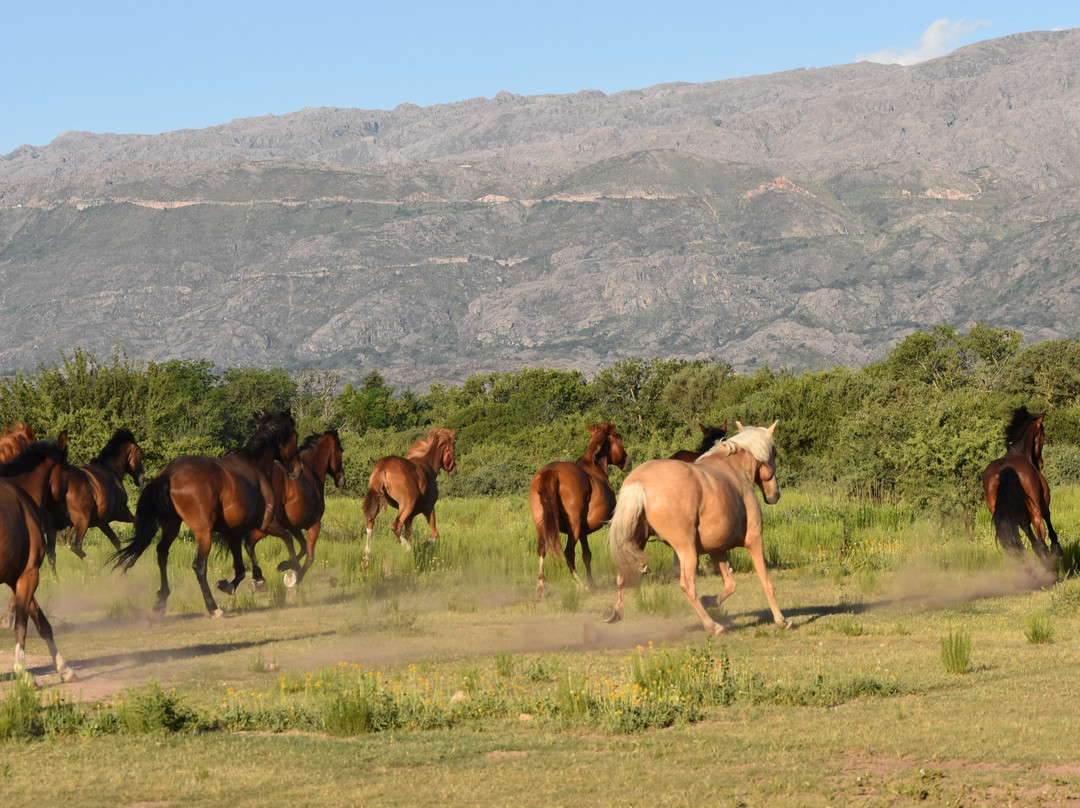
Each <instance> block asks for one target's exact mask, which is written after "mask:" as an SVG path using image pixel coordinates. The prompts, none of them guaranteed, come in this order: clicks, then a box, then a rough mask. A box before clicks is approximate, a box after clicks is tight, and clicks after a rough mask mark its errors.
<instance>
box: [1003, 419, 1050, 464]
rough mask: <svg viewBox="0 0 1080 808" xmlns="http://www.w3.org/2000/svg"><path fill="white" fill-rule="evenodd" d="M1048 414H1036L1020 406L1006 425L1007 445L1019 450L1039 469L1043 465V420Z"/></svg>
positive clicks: (1012, 449)
mask: <svg viewBox="0 0 1080 808" xmlns="http://www.w3.org/2000/svg"><path fill="white" fill-rule="evenodd" d="M1045 418H1046V415H1045V414H1043V415H1036V414H1034V413H1032V412H1029V411H1028V408H1027V407H1024V406H1020V407H1017V408H1016V409H1014V410H1013V412H1012V418H1011V419H1010V421H1009V424H1008V426H1006V427H1005V446H1006V448H1007V449H1008V450H1009V451H1012V452H1019V453H1020V454H1023V455H1024V456H1025V457H1027V459H1028V460H1030V461H1031V463H1032V464H1033V465H1034V466H1035V467H1036V468H1038V469H1041V468H1042V467H1043V457H1042V451H1043V442H1044V440H1045V436H1044V434H1043V420H1044V419H1045Z"/></svg>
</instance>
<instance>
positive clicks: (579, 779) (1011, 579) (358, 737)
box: [0, 488, 1080, 806]
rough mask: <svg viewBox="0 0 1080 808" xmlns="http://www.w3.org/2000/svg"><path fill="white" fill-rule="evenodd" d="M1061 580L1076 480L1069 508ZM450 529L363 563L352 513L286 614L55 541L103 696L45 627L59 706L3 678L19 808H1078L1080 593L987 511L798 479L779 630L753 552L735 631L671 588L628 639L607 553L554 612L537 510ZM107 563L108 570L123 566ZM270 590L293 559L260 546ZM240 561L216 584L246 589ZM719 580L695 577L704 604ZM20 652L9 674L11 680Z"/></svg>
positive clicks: (276, 601) (77, 646)
mask: <svg viewBox="0 0 1080 808" xmlns="http://www.w3.org/2000/svg"><path fill="white" fill-rule="evenodd" d="M1053 505H1054V517H1055V524H1056V525H1057V526H1058V529H1059V532H1060V533H1061V537H1062V541H1063V544H1064V545H1065V548H1066V562H1067V565H1069V566H1070V568H1071V566H1073V565H1074V564H1075V558H1076V555H1077V548H1076V543H1075V540H1074V539H1073V537H1072V534H1071V530H1070V527H1071V525H1072V524H1074V523H1075V520H1076V516H1077V513H1078V511H1080V489H1074V488H1062V489H1060V490H1056V491H1055V493H1054V502H1053ZM438 516H439V528H440V533H441V538H440V539H439V542H438V543H437V544H436V545H431V546H428V545H425V544H423V540H424V539H426V538H427V527H426V525H424V524H423V522H422V521H417V522H416V524H415V531H414V536H415V537H417V538H418V539H419V540H418V541H417V544H416V546H415V547H414V548H413V550H412V551H406V550H405V549H404V548H402V547H400V546H398V545H397V543H396V542H395V541H394V540H393V537H392V536H391V535H390V533H389V529H388V524H389V521H390V520H389V518H388V517H387V516H386V515H385V514H384V515H383V516H382V517H381V518H380V522H379V524H378V525H377V528H376V530H377V535H376V541H375V547H374V553H373V562H372V564H371V565H370V566H368V567H366V568H365V567H363V566H362V564H361V558H362V555H363V539H364V531H363V523H362V518H361V515H360V506H359V502H358V501H354V500H351V499H347V498H342V497H333V498H332V499H331V500H330V502H329V505H328V512H327V516H326V518H325V519H324V526H323V533H322V537H321V539H320V542H319V546H318V548H317V562H316V565H315V567H314V568H313V571H312V572H311V573H310V574H309V576H308V578H307V579H306V580H305V581H304V583H303V584H302V585H301V587H300V591H298V592H295V593H290V592H288V591H286V590H285V588H284V586H283V585H282V584H281V583H280V581H279V576H276V575H275V576H274V578H273V580H271V581H270V583H271V586H270V589H269V591H267V592H260V593H255V592H252V591H249V590H248V589H246V588H243V589H242V590H241V591H240V592H239V593H238V594H237V595H235V596H233V597H231V598H230V597H228V596H225V595H220V596H219V602H220V603H221V605H222V606H223V607H224V608H225V609H226V611H227V613H228V615H229V616H228V618H227V619H225V620H208V619H206V618H205V617H204V614H205V609H204V607H203V604H202V598H201V596H200V595H199V593H198V590H197V586H196V583H195V577H194V575H193V573H192V572H191V569H190V564H191V560H192V556H193V553H192V550H191V546H190V545H189V544H187V543H186V542H184V541H180V542H178V543H177V545H176V546H174V548H173V551H172V554H171V557H170V572H169V574H170V579H171V583H172V588H173V596H172V598H171V599H170V601H169V605H168V610H167V614H166V616H165V617H164V618H163V619H161V618H156V617H154V616H153V615H152V610H151V606H152V603H153V600H154V592H155V591H156V589H157V570H156V564H155V562H154V554H153V553H150V552H148V553H147V554H146V556H145V557H144V558H143V559H141V560H140V561H139V562H138V564H137V565H136V567H135V568H134V569H133V570H132V571H131V572H129V573H128V574H126V575H120V574H118V573H114V572H112V571H110V570H109V568H108V567H107V565H106V563H105V561H106V559H107V557H108V554H109V553H108V552H107V544H106V543H105V542H104V539H102V538H101V537H100V536H99V535H97V534H94V533H92V534H91V536H90V537H88V542H87V546H88V549H89V550H90V552H91V556H92V557H93V558H94V560H95V567H94V568H84V567H82V566H80V564H79V562H78V560H77V559H76V558H75V557H74V556H73V555H72V554H71V553H70V552H68V551H67V550H65V549H63V548H61V550H60V557H59V564H58V567H59V569H58V575H57V576H53V575H52V574H51V573H50V572H48V571H43V576H42V586H41V589H40V600H41V602H42V605H43V608H44V609H45V611H46V613H47V614H48V615H49V617H50V619H52V621H53V625H54V628H55V629H56V634H57V642H58V644H59V647H60V649H61V651H62V652H63V653H64V655H65V657H66V658H67V659H68V661H69V663H71V665H72V666H73V667H74V668H75V670H76V672H77V673H78V674H79V675H80V677H81V681H80V682H79V683H75V684H73V685H60V684H59V683H58V677H57V675H56V672H55V670H53V669H52V668H51V665H50V661H49V658H48V656H47V654H46V652H45V648H44V643H43V642H41V641H40V640H39V639H38V638H37V636H36V634H35V633H34V632H33V629H31V630H30V640H29V643H28V652H29V653H30V654H31V664H32V666H33V671H34V673H35V674H36V675H37V679H38V682H39V685H40V689H38V690H37V691H34V690H31V689H29V688H28V687H26V685H25V684H24V683H20V682H17V681H13V680H12V679H11V678H10V676H6V677H5V679H6V681H4V682H3V683H0V696H2V698H0V738H3V739H2V740H0V797H3V798H4V799H5V801H6V802H8V803H14V802H15V801H16V800H19V801H32V802H33V803H35V804H42V805H53V804H59V803H60V802H61V801H62V802H64V803H65V804H70V805H110V804H115V805H180V804H183V805H220V804H221V803H222V802H223V801H228V802H229V803H231V804H243V805H290V806H294V805H423V804H434V803H436V802H438V803H442V804H449V805H470V804H471V805H514V806H531V805H538V806H539V805H544V806H553V805H689V804H717V805H747V806H756V805H776V804H779V803H781V802H782V804H785V805H810V806H816V805H821V806H825V805H909V804H913V803H926V804H934V805H942V804H950V805H952V804H958V805H1005V804H1013V805H1059V804H1071V803H1072V802H1074V801H1077V800H1080V754H1078V753H1077V752H1076V751H1075V744H1074V743H1073V741H1072V738H1073V737H1074V735H1075V730H1074V728H1073V725H1074V715H1075V713H1076V711H1077V708H1078V707H1080V696H1077V694H1076V690H1077V688H1076V681H1077V680H1076V670H1077V668H1078V662H1080V659H1078V657H1080V652H1078V639H1080V614H1078V607H1080V580H1078V579H1077V578H1075V577H1073V576H1071V575H1067V576H1066V577H1064V578H1063V579H1062V580H1061V581H1060V582H1058V583H1057V584H1056V585H1052V586H1050V585H1045V584H1040V583H1039V582H1038V581H1037V580H1036V579H1035V578H1034V577H1033V576H1032V575H1031V574H1029V573H1028V572H1027V571H1025V570H1024V569H1022V568H1018V567H1016V566H1015V565H1013V564H1010V563H1007V562H1005V561H1004V560H1003V559H1002V556H1001V553H1000V552H999V551H998V549H997V547H996V546H995V544H994V542H993V541H992V538H991V531H990V526H989V522H988V519H987V518H986V516H985V514H982V513H980V514H979V517H978V519H977V520H976V523H975V527H974V531H973V535H972V537H971V538H970V539H969V538H967V537H965V536H964V535H963V530H962V528H961V527H960V526H959V525H942V524H940V523H939V522H938V521H936V520H935V519H933V518H930V517H927V516H926V515H924V514H920V513H917V512H915V511H913V510H910V509H905V508H900V507H886V506H881V505H875V504H871V503H865V502H852V501H849V500H846V499H843V498H840V497H836V496H832V495H828V494H813V495H812V494H809V493H807V492H800V491H796V490H792V489H785V491H784V496H783V498H782V499H781V500H780V502H779V503H778V504H777V505H775V506H768V507H766V508H765V516H766V523H765V540H766V546H767V553H768V559H769V563H770V568H771V571H772V577H773V583H774V585H775V587H776V593H777V599H778V601H779V603H780V607H781V609H783V610H784V612H785V615H786V616H787V617H789V618H790V619H791V620H792V622H793V623H794V626H795V627H794V629H792V630H787V631H784V630H779V629H776V628H774V627H773V626H772V624H771V616H770V614H769V611H768V607H767V604H766V602H765V598H764V596H763V594H762V592H761V588H760V586H759V584H758V582H757V580H756V577H755V576H754V575H753V573H752V572H751V571H750V569H749V562H748V560H747V558H746V557H745V554H744V553H742V551H737V552H736V553H734V554H733V557H732V563H733V567H734V568H735V570H736V573H737V579H738V584H739V587H738V590H737V592H736V593H735V595H734V596H733V597H732V598H731V599H730V600H729V601H728V602H726V603H725V604H724V607H723V609H722V610H717V611H714V615H716V616H718V617H719V619H720V620H721V621H722V622H723V623H724V624H725V625H726V626H727V628H728V633H727V634H726V635H724V636H722V637H719V638H714V639H709V638H707V637H706V635H705V633H704V631H703V630H702V628H701V624H700V622H699V621H698V619H697V618H696V616H695V615H694V614H693V612H692V611H691V609H690V607H689V605H688V604H687V603H686V601H685V598H684V597H683V595H682V593H681V592H680V591H679V589H678V586H677V584H676V583H675V582H673V581H672V580H671V579H670V577H669V576H668V574H667V573H668V572H669V568H670V565H671V554H670V551H669V550H668V549H667V547H666V546H665V545H661V544H656V545H651V546H650V548H649V551H648V553H649V561H650V565H651V567H652V569H653V570H654V575H653V576H651V577H650V578H648V579H647V580H646V581H645V583H644V584H643V586H642V587H641V589H640V590H639V591H637V592H636V593H635V594H634V595H633V596H632V597H630V598H628V601H627V607H626V619H625V620H624V621H623V622H622V623H619V624H616V625H607V624H605V623H603V622H602V621H601V620H600V618H599V615H600V613H601V612H602V611H603V610H604V609H605V608H606V607H607V606H609V605H610V604H611V602H612V600H613V598H614V583H613V582H614V570H613V567H612V565H611V563H610V559H609V555H608V551H607V547H606V531H602V532H601V533H599V534H597V535H596V536H594V541H593V549H594V553H595V556H594V575H595V576H596V579H597V584H598V586H597V589H596V590H595V591H590V592H579V591H578V590H577V589H576V588H575V587H574V586H573V583H572V581H571V579H570V576H569V574H568V573H567V571H566V567H565V564H563V563H562V562H561V560H560V559H549V560H548V564H547V567H546V572H547V576H548V597H547V598H546V599H545V600H544V601H542V602H537V601H536V599H535V583H536V572H537V556H536V538H535V532H534V529H533V527H532V524H531V521H530V519H529V516H528V508H527V504H526V503H525V502H524V501H523V500H522V501H519V500H516V499H505V500H480V499H447V500H444V501H441V502H440V504H439V506H438ZM108 549H111V548H108ZM259 551H260V563H261V565H262V567H263V568H264V570H267V571H269V570H272V569H274V567H275V566H276V563H277V561H279V560H280V559H281V558H283V557H284V553H283V550H282V549H281V546H280V542H279V541H277V540H276V539H272V538H270V539H267V540H265V541H264V542H262V543H261V544H260V546H259ZM230 570H231V565H230V563H229V560H228V558H226V557H225V555H224V554H215V555H214V556H213V557H212V569H211V571H210V577H211V579H212V580H216V579H217V578H222V577H226V575H227V574H228V573H229V572H230ZM719 588H720V587H719V580H718V579H714V578H711V577H704V578H701V579H700V580H699V589H700V591H701V593H703V594H711V593H713V592H716V591H718V590H719ZM11 647H13V646H8V647H6V648H4V649H3V650H2V652H0V666H3V668H2V669H3V670H5V671H8V670H10V662H11V655H10V649H11Z"/></svg>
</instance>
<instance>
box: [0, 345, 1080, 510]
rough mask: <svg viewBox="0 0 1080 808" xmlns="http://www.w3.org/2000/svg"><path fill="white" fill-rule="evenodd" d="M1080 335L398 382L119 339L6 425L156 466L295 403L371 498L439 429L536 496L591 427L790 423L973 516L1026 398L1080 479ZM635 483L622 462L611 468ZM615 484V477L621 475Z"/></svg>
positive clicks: (829, 453)
mask: <svg viewBox="0 0 1080 808" xmlns="http://www.w3.org/2000/svg"><path fill="white" fill-rule="evenodd" d="M1078 399H1080V341H1078V340H1077V339H1069V340H1050V341H1046V342H1040V343H1036V344H1032V345H1027V346H1025V345H1024V344H1023V338H1022V336H1021V335H1020V334H1019V333H1018V332H1015V331H1011V330H1008V329H999V328H992V327H990V326H987V325H982V324H980V325H975V326H973V327H972V328H971V329H970V330H969V331H968V332H966V333H963V332H961V331H958V330H957V329H954V328H952V327H949V326H937V327H935V328H932V329H929V330H923V331H916V332H914V333H912V334H911V335H909V336H908V337H907V338H905V339H904V340H903V341H902V342H900V343H899V344H897V345H896V347H895V348H893V350H892V351H891V352H890V353H889V355H888V356H887V357H886V358H885V359H884V360H882V361H881V362H877V363H874V364H871V365H867V366H865V367H862V368H846V367H836V368H832V369H828V370H815V371H806V372H801V373H795V372H792V371H788V370H784V369H772V368H769V367H762V368H761V369H759V370H758V371H756V372H755V373H752V374H737V373H735V372H733V370H732V368H731V366H730V365H726V364H724V363H723V362H721V361H717V360H711V361H708V360H695V361H686V360H680V359H665V358H651V359H647V358H641V357H634V358H630V359H625V360H621V361H618V362H616V363H614V364H613V365H611V366H609V367H607V368H604V369H603V370H601V371H600V372H599V373H597V374H596V375H595V376H593V377H592V378H586V377H585V375H584V374H582V373H581V372H579V371H576V370H554V369H546V368H526V369H523V370H521V371H518V372H511V373H487V374H477V375H474V376H471V377H469V378H468V379H466V380H465V382H464V383H463V384H461V385H449V384H433V385H431V387H430V388H429V389H428V391H427V392H426V393H424V394H417V393H414V392H413V391H412V390H410V389H405V390H401V391H398V390H396V389H395V388H394V387H392V386H391V385H390V384H388V383H387V381H386V379H385V378H384V377H383V375H382V374H380V373H379V372H378V371H375V370H372V371H370V372H369V373H368V374H367V375H366V376H364V377H363V379H362V380H361V381H360V382H359V383H356V384H353V383H346V384H344V385H342V384H341V383H340V380H339V378H338V377H337V376H335V375H334V374H332V373H326V372H321V371H315V370H304V371H300V372H296V373H292V374H290V373H288V372H286V371H284V370H280V369H268V370H267V369H257V368H227V369H224V370H221V371H219V370H218V369H217V368H216V367H215V366H214V365H213V364H212V363H210V362H206V361H196V360H173V361H168V362H162V363H158V362H148V363H143V362H140V361H136V360H133V359H132V358H130V357H128V356H127V355H126V353H125V352H124V351H123V350H122V349H119V348H118V349H117V350H115V351H114V353H113V355H112V357H110V358H108V359H104V360H102V359H99V358H98V357H97V356H95V355H94V354H93V353H89V352H86V351H83V350H81V349H79V348H76V349H74V351H73V352H72V354H71V355H70V356H68V355H62V356H61V359H60V361H59V362H57V363H54V364H53V365H42V366H39V368H38V369H37V370H36V371H35V372H32V373H29V372H20V373H16V374H15V375H14V376H10V377H5V378H3V379H0V424H6V423H8V422H11V421H22V422H24V423H27V424H29V425H30V426H32V427H33V428H34V429H35V430H36V431H38V432H39V433H40V434H42V435H49V436H51V435H55V434H57V433H59V432H60V431H61V430H66V431H67V432H68V436H69V440H70V445H71V457H72V460H73V462H76V463H82V462H86V461H87V460H89V459H90V458H92V457H94V456H95V455H96V454H97V452H98V451H99V450H100V449H101V448H102V447H103V446H104V444H105V442H106V441H107V440H108V439H109V437H110V436H111V435H112V433H113V431H115V430H116V429H117V428H119V427H128V428H129V429H131V430H132V431H133V432H134V434H135V436H136V438H137V439H138V441H139V444H140V446H141V447H142V449H143V452H144V464H145V465H146V467H147V471H148V473H153V471H154V470H156V469H158V468H160V467H162V466H163V465H164V464H165V463H167V462H168V461H169V460H171V459H173V458H174V457H177V456H179V455H181V454H209V455H218V454H222V453H223V452H225V451H228V450H229V449H232V448H235V447H237V446H240V445H242V444H243V443H244V441H245V440H246V439H247V437H248V436H249V435H250V434H251V431H252V429H253V428H254V425H255V422H256V421H257V419H258V417H259V416H260V415H261V414H262V413H263V412H265V411H267V410H271V409H283V408H286V407H288V408H290V409H291V410H292V412H293V413H294V415H295V417H296V419H297V424H298V431H299V432H300V437H301V439H303V437H305V436H306V435H307V434H310V433H312V432H321V431H323V430H325V429H329V428H336V429H338V430H339V432H340V434H341V437H342V442H343V446H344V450H345V462H346V474H347V478H348V483H347V485H348V490H349V491H350V492H351V493H353V494H362V493H363V492H364V490H365V489H366V485H367V476H368V474H369V473H370V471H371V468H372V467H373V466H374V464H375V461H376V460H377V459H378V458H379V457H382V456H383V455H386V454H402V453H404V452H405V450H406V449H407V448H408V446H409V445H410V444H411V443H412V442H413V441H414V440H415V439H417V438H418V437H421V436H423V435H425V434H426V432H427V429H428V428H429V427H430V426H433V425H437V426H445V427H450V428H454V429H456V430H457V433H456V435H457V438H456V444H457V446H456V448H457V457H458V467H459V469H460V473H459V474H458V476H457V477H455V478H450V479H446V480H445V481H444V482H442V483H440V489H441V490H442V491H443V493H444V495H454V494H458V495H503V494H520V495H524V494H525V492H527V490H528V486H529V481H530V479H531V477H532V474H533V472H534V471H535V470H536V469H537V468H539V467H540V466H541V465H543V464H544V463H547V462H550V461H551V460H557V459H567V460H573V459H576V458H577V457H578V456H580V454H581V453H582V451H583V450H584V448H585V445H586V443H587V441H588V437H589V435H588V429H587V428H588V425H589V424H591V423H594V422H596V421H611V422H613V423H615V424H616V425H617V426H618V428H619V431H620V433H621V434H622V435H623V438H624V442H625V445H626V447H627V449H628V450H629V452H630V454H631V457H632V458H633V460H634V462H635V463H640V462H643V461H644V460H648V459H651V458H656V457H666V456H668V455H670V454H671V453H672V452H674V451H676V450H677V449H693V448H696V446H697V443H698V441H699V438H700V432H699V430H698V426H699V425H706V426H715V425H719V424H721V423H722V422H724V421H726V422H727V424H728V427H729V429H730V430H732V431H733V430H734V429H735V422H736V421H737V420H738V421H741V422H742V423H745V424H755V425H767V424H770V423H772V421H773V420H775V419H780V425H779V427H778V428H777V430H776V440H777V446H778V469H779V474H780V475H781V480H782V482H783V484H785V485H799V486H827V487H830V488H833V489H834V490H839V491H842V492H846V493H850V494H852V495H856V496H868V497H873V498H878V499H886V500H891V501H906V502H909V503H912V504H915V505H918V506H920V507H925V508H933V509H937V510H939V511H941V512H942V513H943V514H954V515H965V516H966V517H967V518H969V519H970V516H971V514H972V513H973V511H974V509H975V508H976V507H978V505H979V503H980V502H981V489H980V477H981V473H982V469H983V468H984V467H985V466H986V464H987V463H988V462H989V461H990V460H992V459H993V458H995V457H998V456H1000V455H1001V454H1002V453H1003V451H1004V424H1005V422H1006V420H1007V417H1008V414H1009V413H1010V412H1011V410H1012V408H1013V407H1017V406H1020V405H1022V404H1023V405H1026V406H1027V407H1028V408H1029V409H1031V410H1032V411H1037V412H1045V413H1046V414H1047V418H1046V422H1045V429H1046V437H1047V451H1046V458H1047V469H1046V471H1047V474H1048V477H1049V478H1050V480H1051V482H1052V484H1060V483H1065V482H1075V481H1080V408H1078V406H1077V404H1078ZM613 476H615V477H618V474H617V473H616V474H615V475H613ZM615 482H616V483H617V482H618V480H617V479H616V480H615Z"/></svg>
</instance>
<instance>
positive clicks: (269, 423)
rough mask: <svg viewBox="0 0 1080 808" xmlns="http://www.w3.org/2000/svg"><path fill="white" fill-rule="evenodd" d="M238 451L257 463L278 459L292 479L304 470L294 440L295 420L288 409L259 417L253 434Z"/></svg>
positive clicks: (271, 462)
mask: <svg viewBox="0 0 1080 808" xmlns="http://www.w3.org/2000/svg"><path fill="white" fill-rule="evenodd" d="M240 451H241V452H242V453H243V454H245V455H247V457H248V458H249V459H251V460H254V461H256V462H257V463H262V462H266V463H269V464H271V465H272V464H273V461H274V460H277V461H279V462H280V463H281V465H283V466H284V467H285V471H287V472H288V474H289V477H291V478H292V479H294V480H295V479H297V478H298V477H299V476H300V473H301V472H302V471H303V470H304V467H303V466H302V465H301V463H300V452H299V449H298V447H297V441H296V421H295V420H293V417H292V413H291V412H289V411H288V410H283V411H281V412H271V413H267V414H266V415H264V416H263V417H262V418H260V419H259V425H258V426H257V427H256V428H255V434H254V435H252V436H251V439H250V440H249V441H248V442H247V445H246V446H245V447H244V448H243V449H242V450H240Z"/></svg>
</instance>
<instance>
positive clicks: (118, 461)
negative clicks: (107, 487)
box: [89, 452, 135, 480]
mask: <svg viewBox="0 0 1080 808" xmlns="http://www.w3.org/2000/svg"><path fill="white" fill-rule="evenodd" d="M89 465H91V466H93V467H94V468H96V469H104V470H105V471H107V472H109V473H110V474H112V475H113V476H115V477H116V478H117V479H118V480H123V479H124V472H125V471H128V468H127V453H126V452H122V453H117V454H116V455H115V456H114V457H113V458H111V459H110V460H102V459H101V458H99V457H95V458H94V459H93V460H91V461H90V463H89ZM132 476H133V477H134V476H135V475H134V474H132Z"/></svg>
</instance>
